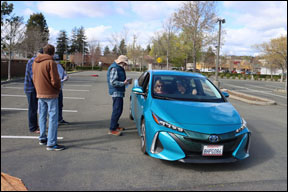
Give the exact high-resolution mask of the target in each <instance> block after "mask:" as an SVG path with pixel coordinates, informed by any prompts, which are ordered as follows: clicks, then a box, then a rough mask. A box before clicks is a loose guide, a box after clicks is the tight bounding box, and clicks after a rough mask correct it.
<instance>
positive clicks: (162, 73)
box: [149, 70, 207, 78]
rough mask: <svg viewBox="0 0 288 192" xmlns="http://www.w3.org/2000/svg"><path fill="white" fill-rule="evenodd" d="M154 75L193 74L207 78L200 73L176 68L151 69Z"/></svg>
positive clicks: (192, 75) (193, 75)
mask: <svg viewBox="0 0 288 192" xmlns="http://www.w3.org/2000/svg"><path fill="white" fill-rule="evenodd" d="M149 72H150V74H152V75H179V76H191V77H201V78H207V77H205V76H204V75H202V74H200V73H193V72H185V71H174V70H149Z"/></svg>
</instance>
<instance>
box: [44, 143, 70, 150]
mask: <svg viewBox="0 0 288 192" xmlns="http://www.w3.org/2000/svg"><path fill="white" fill-rule="evenodd" d="M46 149H47V151H61V150H63V149H65V147H64V146H63V145H57V144H56V145H53V146H47V148H46Z"/></svg>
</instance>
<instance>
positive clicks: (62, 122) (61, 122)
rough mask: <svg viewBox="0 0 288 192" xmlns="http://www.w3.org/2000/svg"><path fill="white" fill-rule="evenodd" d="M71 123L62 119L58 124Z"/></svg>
mask: <svg viewBox="0 0 288 192" xmlns="http://www.w3.org/2000/svg"><path fill="white" fill-rule="evenodd" d="M68 124H69V123H68V122H67V121H65V120H64V119H62V120H61V121H58V125H68Z"/></svg>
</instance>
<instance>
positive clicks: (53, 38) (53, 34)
mask: <svg viewBox="0 0 288 192" xmlns="http://www.w3.org/2000/svg"><path fill="white" fill-rule="evenodd" d="M48 29H49V41H48V43H49V44H51V45H53V46H55V47H56V46H57V37H58V36H59V30H56V29H53V28H52V27H49V28H48Z"/></svg>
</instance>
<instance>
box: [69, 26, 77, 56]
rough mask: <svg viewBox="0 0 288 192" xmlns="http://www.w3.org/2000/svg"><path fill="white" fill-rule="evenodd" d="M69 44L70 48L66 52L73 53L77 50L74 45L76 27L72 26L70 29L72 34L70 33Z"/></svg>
mask: <svg viewBox="0 0 288 192" xmlns="http://www.w3.org/2000/svg"><path fill="white" fill-rule="evenodd" d="M71 36H72V37H71V45H70V48H69V50H68V52H69V53H70V54H71V53H75V52H77V50H76V49H77V45H76V40H77V28H76V27H74V28H73V29H72V35H71Z"/></svg>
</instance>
